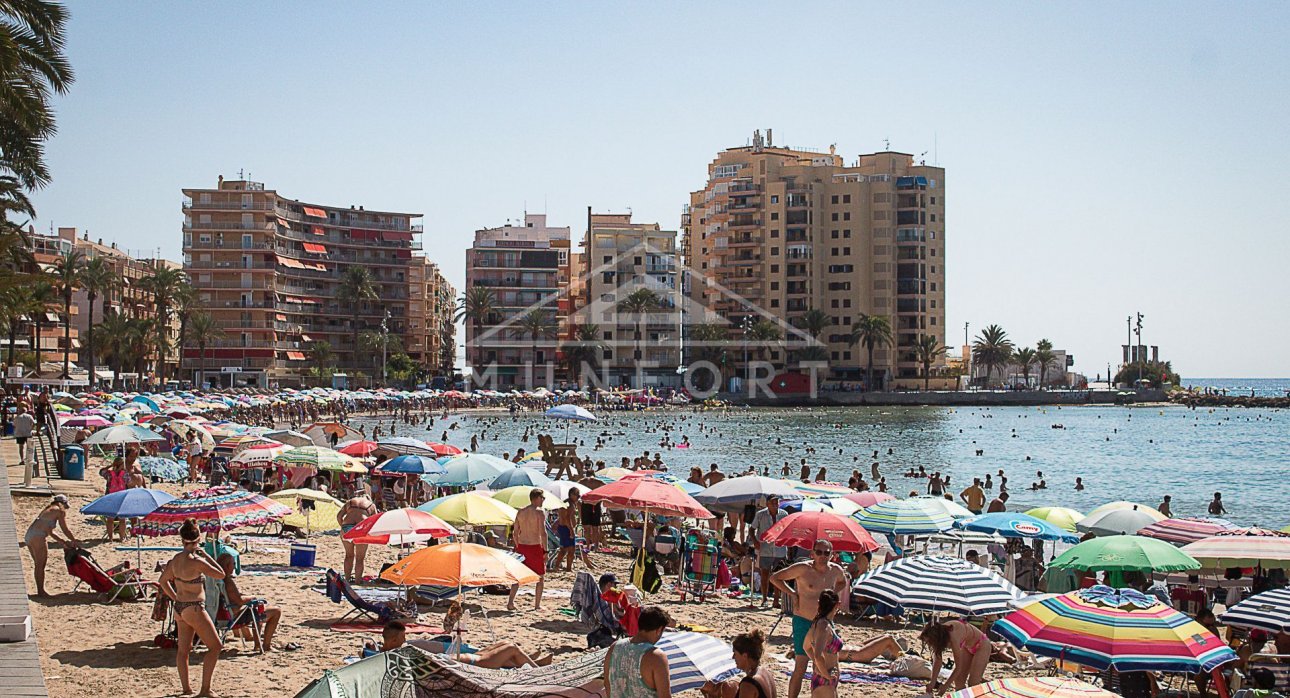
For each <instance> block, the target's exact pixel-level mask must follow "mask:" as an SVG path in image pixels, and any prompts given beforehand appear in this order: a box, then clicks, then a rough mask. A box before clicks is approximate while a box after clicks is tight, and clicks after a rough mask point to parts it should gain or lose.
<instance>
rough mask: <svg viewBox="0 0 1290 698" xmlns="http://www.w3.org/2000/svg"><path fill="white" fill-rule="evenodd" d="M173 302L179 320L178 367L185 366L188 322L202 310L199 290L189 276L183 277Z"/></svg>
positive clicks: (176, 340)
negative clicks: (199, 301) (198, 301)
mask: <svg viewBox="0 0 1290 698" xmlns="http://www.w3.org/2000/svg"><path fill="white" fill-rule="evenodd" d="M173 300H174V307H175V317H178V318H179V335H178V336H177V337H175V348H177V349H178V350H179V356H178V357H176V359H175V365H176V366H177V367H178V366H183V364H184V347H186V346H188V322H189V320H191V319H192V316H193V314H195V313H196V312H197V311H198V310H199V309H200V306H199V305H198V303H197V289H195V288H193V285H192V283H190V282H189V281H188V276H187V275H184V276H183V277H181V279H180V282H179V284H177V285H176V286H175V293H174V299H173ZM176 370H178V369H176Z"/></svg>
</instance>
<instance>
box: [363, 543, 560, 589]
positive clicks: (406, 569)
mask: <svg viewBox="0 0 1290 698" xmlns="http://www.w3.org/2000/svg"><path fill="white" fill-rule="evenodd" d="M381 578H382V579H385V580H388V581H391V582H394V583H395V584H405V585H406V584H429V585H432V586H440V587H457V588H458V589H460V588H461V587H482V586H489V585H492V584H506V585H510V584H534V583H536V582H538V581H539V580H540V579H541V578H540V577H538V576H537V575H536V574H534V573H533V571H532V570H530V569H529V568H528V567H525V566H524V563H523V562H520V561H519V560H517V559H515V558H514V557H512V556H510V555H509V554H507V553H506V552H505V551H502V550H497V549H496V548H489V547H486V546H483V545H475V544H474V543H448V544H446V545H434V546H431V547H429V548H425V549H422V550H418V551H416V552H415V553H412V554H411V555H409V556H407V557H405V558H403V559H402V560H399V561H398V562H397V563H395V564H394V565H393V566H392V567H390V568H389V569H387V570H385V571H384V572H382V573H381Z"/></svg>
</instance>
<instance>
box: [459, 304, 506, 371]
mask: <svg viewBox="0 0 1290 698" xmlns="http://www.w3.org/2000/svg"><path fill="white" fill-rule="evenodd" d="M496 310H497V294H496V293H493V289H491V288H489V287H487V286H471V287H470V288H469V289H467V290H466V291H465V292H464V293H462V294H461V298H458V299H457V311H456V313H454V314H453V316H452V319H453V322H461V321H463V320H469V321H470V324H471V327H473V328H474V330H475V331H474V333H473V336H474V338H475V341H476V342H478V341H479V335H480V334H481V333H482V332H483V330H484V323H486V322H488V321H489V318H491V317H492V316H493V313H494V312H495V311H496ZM476 363H478V361H476Z"/></svg>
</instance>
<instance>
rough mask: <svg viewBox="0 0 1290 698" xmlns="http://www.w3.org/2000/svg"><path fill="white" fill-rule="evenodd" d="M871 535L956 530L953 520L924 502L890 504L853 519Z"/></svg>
mask: <svg viewBox="0 0 1290 698" xmlns="http://www.w3.org/2000/svg"><path fill="white" fill-rule="evenodd" d="M851 518H853V519H855V520H856V521H858V522H859V523H860V525H861V526H863V527H864V528H865V529H866V530H868V531H869V532H870V533H894V534H909V533H940V532H942V531H948V530H949V529H951V528H953V527H954V519H951V518H950V517H949V515H948V514H945V513H944V512H940V511H936V510H935V509H932V508H931V507H928V506H926V505H924V504H922V503H921V502H914V501H910V500H903V501H902V500H891V501H887V502H878V503H877V504H875V505H873V506H871V507H867V508H865V509H861V510H860V511H857V512H856V513H854V514H852V515H851Z"/></svg>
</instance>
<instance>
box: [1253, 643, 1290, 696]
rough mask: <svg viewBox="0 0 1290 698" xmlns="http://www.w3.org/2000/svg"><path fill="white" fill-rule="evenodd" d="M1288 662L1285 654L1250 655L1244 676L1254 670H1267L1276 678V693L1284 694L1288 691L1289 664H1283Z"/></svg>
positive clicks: (1289, 683)
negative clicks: (1247, 668)
mask: <svg viewBox="0 0 1290 698" xmlns="http://www.w3.org/2000/svg"><path fill="white" fill-rule="evenodd" d="M1287 660H1290V655H1287V654H1264V653H1259V654H1252V655H1250V663H1249V670H1248V671H1246V672H1245V675H1246V676H1249V675H1250V672H1253V671H1254V670H1255V669H1267V670H1268V671H1271V672H1272V675H1273V676H1275V677H1277V689H1276V690H1277V691H1279V692H1281V693H1285V692H1287V691H1290V664H1283V662H1285V661H1287Z"/></svg>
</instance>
